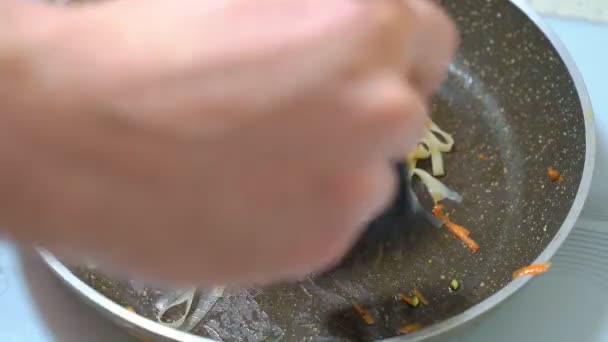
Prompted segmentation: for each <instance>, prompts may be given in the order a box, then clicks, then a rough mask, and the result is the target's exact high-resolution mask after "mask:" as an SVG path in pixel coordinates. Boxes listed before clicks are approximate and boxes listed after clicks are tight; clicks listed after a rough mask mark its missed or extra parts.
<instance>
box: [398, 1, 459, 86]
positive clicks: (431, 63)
mask: <svg viewBox="0 0 608 342" xmlns="http://www.w3.org/2000/svg"><path fill="white" fill-rule="evenodd" d="M402 1H405V2H406V3H407V5H408V7H409V8H410V10H411V11H412V16H411V18H412V20H413V23H412V27H414V33H413V34H412V36H411V37H412V40H411V41H409V42H408V44H407V46H406V49H407V58H408V61H409V67H408V70H407V76H408V78H409V79H410V81H411V82H412V84H413V85H414V86H415V87H416V88H417V89H418V90H419V91H420V93H421V94H422V95H423V96H429V95H431V94H432V93H433V92H434V91H435V90H436V88H437V87H438V86H439V85H440V84H441V82H443V80H444V78H445V76H446V70H447V67H448V65H449V63H450V61H451V59H452V56H453V55H454V53H455V51H456V48H457V46H458V34H457V31H456V27H455V25H454V24H453V22H452V21H451V20H450V18H449V17H448V15H447V14H446V13H445V12H444V11H443V9H441V8H440V7H439V6H437V5H435V4H434V3H433V2H431V1H428V0H402Z"/></svg>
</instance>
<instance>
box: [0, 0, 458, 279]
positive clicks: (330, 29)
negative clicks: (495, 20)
mask: <svg viewBox="0 0 608 342" xmlns="http://www.w3.org/2000/svg"><path fill="white" fill-rule="evenodd" d="M8 33H10V34H8ZM456 45H457V36H456V33H455V29H454V26H453V25H452V23H451V22H450V20H449V19H448V18H447V16H446V15H445V14H444V13H443V12H442V11H441V10H439V9H438V8H437V7H436V6H434V5H432V4H431V3H429V2H426V1H422V0H375V1H360V0H298V1H293V0H256V1H250V0H225V1H200V0H181V1H175V0H114V1H106V2H103V3H95V4H87V5H82V6H74V7H61V8H60V7H49V6H45V5H40V4H32V3H29V2H26V1H19V0H0V130H2V132H0V163H2V164H1V165H2V167H0V188H1V189H3V191H1V192H0V227H8V228H4V229H5V230H4V233H5V234H6V235H7V236H9V237H10V238H12V239H15V240H17V241H20V242H23V243H28V244H40V245H43V246H45V247H47V248H49V249H50V250H51V251H53V252H56V253H59V254H60V255H62V256H65V257H68V258H72V259H73V260H79V261H81V260H85V259H91V260H95V262H96V263H98V264H101V265H103V266H104V267H106V268H109V269H111V270H114V271H116V272H129V274H137V275H139V276H141V277H145V278H148V279H154V280H160V281H165V282H167V281H168V282H178V283H185V282H188V283H199V284H211V283H218V282H222V283H224V282H230V283H236V284H265V283H269V282H274V281H283V280H294V279H298V278H299V277H302V276H304V275H306V274H308V273H310V272H312V271H318V270H322V269H324V268H326V267H328V266H330V265H332V264H333V263H335V262H337V261H338V260H339V258H340V257H341V256H342V255H343V254H344V253H345V252H346V251H347V250H348V248H349V247H350V246H351V244H352V243H353V241H354V240H355V239H356V238H357V236H358V234H360V232H361V229H362V228H363V227H364V226H365V223H366V222H367V221H369V220H370V219H372V218H373V217H374V216H375V215H377V214H378V213H379V212H380V211H381V210H382V209H383V208H384V207H385V206H386V205H387V204H388V202H389V201H390V200H391V198H392V196H393V195H394V193H393V192H394V188H395V178H394V174H393V172H392V169H391V165H392V162H393V161H394V160H398V159H401V158H402V157H403V156H404V155H405V154H406V153H407V151H409V150H410V149H411V148H412V147H413V146H415V143H416V141H417V139H418V138H419V137H420V135H421V133H422V131H423V127H424V120H425V119H426V114H425V113H426V104H427V101H428V97H429V96H430V95H431V94H432V93H433V91H434V90H435V88H436V87H437V86H438V85H439V84H440V83H441V81H442V80H443V78H444V76H445V70H446V67H447V65H448V64H449V61H450V58H451V56H452V54H453V53H454V50H455V47H456Z"/></svg>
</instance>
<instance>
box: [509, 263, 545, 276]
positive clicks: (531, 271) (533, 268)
mask: <svg viewBox="0 0 608 342" xmlns="http://www.w3.org/2000/svg"><path fill="white" fill-rule="evenodd" d="M549 268H551V263H550V262H547V263H544V264H536V265H530V266H526V267H522V268H520V269H518V270H517V271H515V272H513V279H517V278H519V277H524V276H535V275H539V274H543V273H545V272H547V271H548V270H549Z"/></svg>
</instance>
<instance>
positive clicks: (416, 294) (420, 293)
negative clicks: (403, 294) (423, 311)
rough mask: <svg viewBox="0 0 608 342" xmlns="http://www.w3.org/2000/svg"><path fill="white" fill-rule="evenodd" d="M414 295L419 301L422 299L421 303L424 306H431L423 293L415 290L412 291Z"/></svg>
mask: <svg viewBox="0 0 608 342" xmlns="http://www.w3.org/2000/svg"><path fill="white" fill-rule="evenodd" d="M412 294H413V295H414V296H416V297H418V299H420V302H421V303H422V304H424V305H427V306H428V305H429V300H428V299H426V297H425V296H424V295H423V294H422V292H420V291H418V290H417V289H413V290H412Z"/></svg>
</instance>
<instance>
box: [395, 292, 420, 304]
mask: <svg viewBox="0 0 608 342" xmlns="http://www.w3.org/2000/svg"><path fill="white" fill-rule="evenodd" d="M399 299H400V300H401V301H402V302H404V303H405V304H407V305H409V306H417V305H414V300H413V299H412V298H410V297H408V296H406V295H404V294H403V293H400V294H399ZM418 299H420V298H418Z"/></svg>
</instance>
